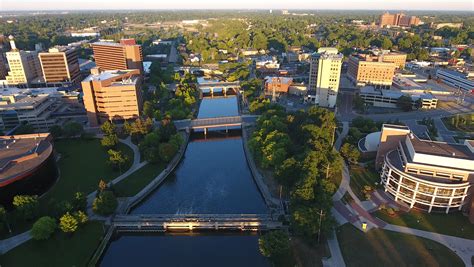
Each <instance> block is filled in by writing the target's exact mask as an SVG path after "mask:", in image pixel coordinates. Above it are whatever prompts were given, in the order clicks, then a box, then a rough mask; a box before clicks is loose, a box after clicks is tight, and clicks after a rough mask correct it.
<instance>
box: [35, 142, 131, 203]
mask: <svg viewBox="0 0 474 267" xmlns="http://www.w3.org/2000/svg"><path fill="white" fill-rule="evenodd" d="M55 148H56V151H57V152H58V153H59V154H61V158H60V160H59V162H58V164H59V169H60V172H61V173H60V177H59V180H58V182H57V183H56V184H55V185H54V187H53V188H52V189H51V191H50V192H48V193H47V194H46V195H45V197H44V200H45V201H42V202H45V203H47V202H48V200H49V199H55V200H68V199H70V198H71V197H72V196H73V194H74V193H75V192H78V191H82V192H85V193H87V194H88V193H90V192H92V191H94V190H95V189H97V185H98V183H99V180H100V179H103V180H105V181H110V180H111V179H113V178H115V177H117V176H119V175H120V172H119V171H114V170H113V169H112V168H111V167H110V166H109V165H108V164H107V159H108V158H109V156H108V154H107V150H106V149H105V148H103V147H102V146H101V145H100V140H99V139H93V140H81V139H67V140H60V141H56V142H55ZM118 150H120V151H122V152H123V153H124V154H125V155H127V157H128V158H129V163H128V165H127V166H124V167H122V172H124V171H126V170H127V169H128V168H129V167H130V166H131V163H132V162H133V151H132V149H130V148H129V147H128V146H126V145H124V144H122V143H119V145H118Z"/></svg>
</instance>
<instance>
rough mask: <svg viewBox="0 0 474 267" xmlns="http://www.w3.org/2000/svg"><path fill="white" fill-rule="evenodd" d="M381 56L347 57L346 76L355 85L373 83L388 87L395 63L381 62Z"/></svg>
mask: <svg viewBox="0 0 474 267" xmlns="http://www.w3.org/2000/svg"><path fill="white" fill-rule="evenodd" d="M382 59H383V58H382V57H379V56H373V55H361V54H358V55H352V56H350V57H349V61H348V68H347V77H348V78H349V79H350V80H351V81H352V82H353V83H355V84H356V85H357V86H365V85H374V86H375V87H376V88H382V89H389V88H390V86H391V85H392V80H393V76H394V75H395V69H396V68H397V65H396V64H395V63H392V62H383V61H382Z"/></svg>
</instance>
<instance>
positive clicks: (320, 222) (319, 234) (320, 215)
mask: <svg viewBox="0 0 474 267" xmlns="http://www.w3.org/2000/svg"><path fill="white" fill-rule="evenodd" d="M323 216H324V213H323V209H321V210H320V211H319V229H318V244H319V241H320V240H321V224H322V221H323Z"/></svg>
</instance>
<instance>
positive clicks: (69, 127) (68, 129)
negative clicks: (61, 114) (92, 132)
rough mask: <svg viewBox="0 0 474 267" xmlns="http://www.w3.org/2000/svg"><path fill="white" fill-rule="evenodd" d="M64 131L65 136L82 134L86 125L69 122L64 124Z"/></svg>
mask: <svg viewBox="0 0 474 267" xmlns="http://www.w3.org/2000/svg"><path fill="white" fill-rule="evenodd" d="M63 133H64V136H65V137H75V136H80V135H82V133H84V127H83V126H82V124H80V123H78V122H74V121H71V122H68V123H66V124H64V125H63Z"/></svg>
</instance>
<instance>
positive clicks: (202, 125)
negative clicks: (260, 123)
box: [174, 115, 259, 130]
mask: <svg viewBox="0 0 474 267" xmlns="http://www.w3.org/2000/svg"><path fill="white" fill-rule="evenodd" d="M258 117H259V116H258V115H242V116H228V117H215V118H203V119H193V120H189V119H188V120H177V121H174V124H175V126H176V128H177V129H178V130H187V129H189V130H195V129H204V130H207V129H210V128H225V127H234V126H242V124H243V123H246V124H253V123H255V122H256V121H257V119H258Z"/></svg>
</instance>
